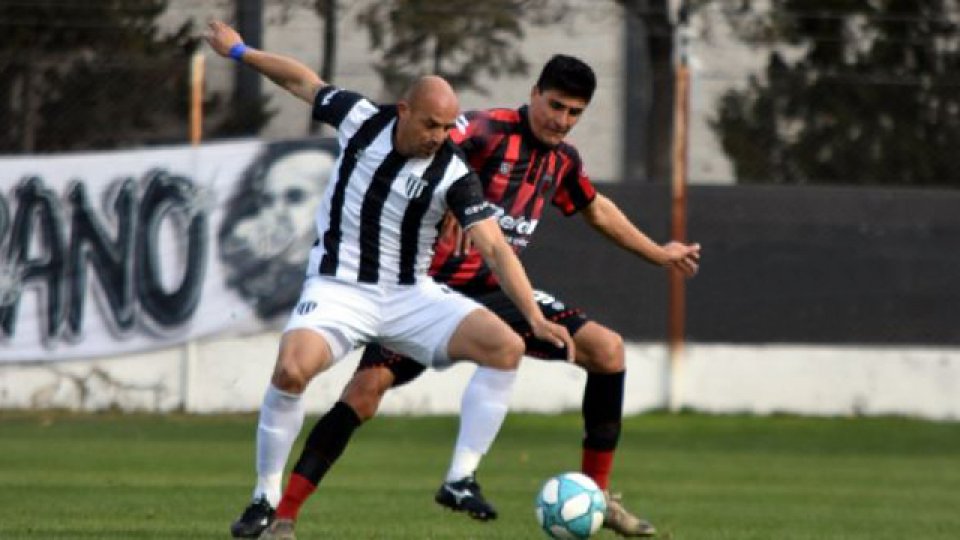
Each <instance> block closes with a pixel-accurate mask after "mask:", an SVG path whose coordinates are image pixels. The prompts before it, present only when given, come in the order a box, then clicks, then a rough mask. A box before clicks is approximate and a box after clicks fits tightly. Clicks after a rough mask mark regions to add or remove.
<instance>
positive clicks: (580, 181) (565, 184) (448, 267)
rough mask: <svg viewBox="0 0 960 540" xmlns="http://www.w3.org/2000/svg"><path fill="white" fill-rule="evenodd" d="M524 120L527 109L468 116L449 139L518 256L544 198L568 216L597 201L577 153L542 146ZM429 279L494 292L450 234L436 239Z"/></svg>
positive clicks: (476, 260) (486, 272) (482, 267)
mask: <svg viewBox="0 0 960 540" xmlns="http://www.w3.org/2000/svg"><path fill="white" fill-rule="evenodd" d="M527 114H528V113H527V107H526V106H524V107H521V108H519V109H489V110H485V111H474V112H469V113H467V114H465V115H464V116H463V117H461V118H460V120H458V126H457V129H454V130H452V131H451V135H450V137H451V138H452V139H453V141H454V142H455V143H457V144H458V145H459V146H460V149H461V150H463V152H464V153H465V154H466V157H467V162H468V163H469V164H470V166H471V167H472V168H473V170H474V171H476V172H477V174H478V175H479V177H480V181H481V183H482V184H483V190H484V198H485V199H486V200H487V202H488V203H490V204H491V205H493V207H494V210H495V211H496V219H497V220H498V221H499V223H500V229H501V230H502V231H503V235H504V236H505V237H506V239H507V241H508V242H509V243H510V245H512V246H513V248H514V250H516V251H517V252H518V253H519V252H520V251H521V250H522V249H523V248H525V247H527V245H528V244H529V242H530V236H531V235H532V234H533V231H534V230H535V229H536V228H537V224H538V223H539V221H540V216H541V214H542V212H543V206H544V202H545V201H546V199H547V198H549V199H550V202H551V203H552V204H553V205H554V206H556V207H557V208H558V209H559V210H560V211H561V212H563V214H564V215H567V216H569V215H573V214H574V213H576V212H578V211H580V210H582V209H583V208H585V207H586V206H588V205H589V204H590V203H591V202H592V201H593V199H594V197H595V196H596V189H595V188H594V187H593V184H592V183H591V182H590V178H589V177H588V176H587V174H586V173H585V172H584V169H583V163H582V161H581V160H580V154H579V153H578V152H577V150H576V148H574V147H573V146H572V145H570V144H567V143H565V142H562V143H560V144H559V145H557V146H552V147H551V146H547V145H545V144H543V143H542V142H540V140H539V139H537V138H536V137H535V136H534V135H533V132H532V131H531V129H530V124H529V120H528V118H527ZM429 273H430V274H432V275H433V277H434V279H435V280H437V281H439V282H441V283H446V284H448V285H450V286H452V287H455V288H457V289H459V290H462V291H464V292H467V293H474V292H482V291H486V290H490V289H493V288H496V287H498V284H497V281H496V277H495V276H494V275H493V274H492V273H491V271H490V269H489V268H488V267H487V266H486V264H485V263H484V261H483V258H482V257H481V256H480V253H479V252H478V251H477V250H475V249H472V250H469V251H467V252H462V251H461V249H460V235H459V234H456V231H455V230H450V229H449V228H448V230H447V231H446V234H441V236H440V237H439V238H438V239H437V243H436V245H435V254H434V257H433V261H432V263H431V265H430V270H429Z"/></svg>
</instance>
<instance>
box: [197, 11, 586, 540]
mask: <svg viewBox="0 0 960 540" xmlns="http://www.w3.org/2000/svg"><path fill="white" fill-rule="evenodd" d="M206 38H207V41H208V42H209V43H210V45H211V47H212V48H213V49H214V50H215V51H216V52H217V53H218V54H220V55H221V56H224V57H232V58H234V59H236V60H238V61H240V62H243V63H244V64H246V65H249V66H250V67H252V68H254V69H255V70H257V71H258V72H260V73H261V74H263V75H265V76H266V77H268V78H270V79H271V80H272V81H274V82H275V83H277V84H278V85H279V86H281V87H283V88H285V89H287V90H288V91H289V92H290V93H292V94H293V95H294V96H296V97H298V98H300V99H302V100H303V101H305V102H307V103H309V104H311V105H312V106H313V116H314V118H316V119H317V120H319V121H322V122H325V123H328V124H330V125H331V126H333V127H335V128H336V129H337V139H338V141H339V143H340V147H341V153H340V155H339V157H338V158H337V161H336V164H335V166H334V170H333V172H332V176H331V179H330V183H329V185H328V188H327V191H326V193H325V195H324V200H323V202H322V203H321V205H320V207H319V209H318V210H317V213H316V224H317V234H318V237H319V238H318V240H317V242H316V244H315V245H314V247H313V249H312V250H311V253H310V258H309V262H308V267H307V275H306V281H305V282H304V285H303V290H302V292H301V295H300V299H299V302H298V304H297V305H296V307H295V308H294V309H293V312H292V313H291V315H290V319H289V321H288V323H287V326H286V328H285V330H284V333H283V337H282V339H281V342H280V351H279V354H278V358H277V362H276V366H275V368H274V373H273V376H272V378H271V380H270V385H269V387H268V389H267V392H266V395H265V396H264V400H263V405H262V407H261V410H260V419H259V423H258V428H257V469H258V475H259V479H258V486H257V489H256V492H255V495H256V494H259V495H260V496H262V497H264V498H265V499H266V502H267V504H269V505H273V504H277V499H278V498H279V487H280V477H281V475H282V473H283V465H284V463H285V462H286V459H287V455H288V454H289V452H290V448H291V446H292V444H293V441H294V439H295V438H296V436H297V434H298V432H299V431H300V427H301V425H302V423H303V417H304V413H303V408H302V405H301V395H302V393H303V391H304V390H305V388H306V386H307V384H308V383H309V382H310V380H311V379H312V378H313V377H314V376H316V375H317V374H319V373H321V372H323V371H325V370H326V369H328V368H329V367H331V366H332V365H333V364H335V363H336V362H337V361H338V360H340V359H341V358H342V357H343V356H345V355H346V354H347V353H348V352H350V351H351V350H352V349H353V348H355V347H357V346H359V345H361V344H365V343H370V342H374V341H376V342H379V343H382V344H383V345H386V346H389V347H391V348H392V349H394V350H397V351H401V352H402V353H403V354H406V355H408V356H409V357H411V358H416V359H417V361H420V362H423V364H424V366H428V367H444V366H447V365H449V364H450V363H451V362H452V361H454V360H458V359H470V360H472V361H474V362H476V363H477V364H478V365H482V366H486V367H489V368H491V369H493V370H495V371H498V372H499V371H511V370H515V369H516V367H517V364H518V363H519V361H520V356H521V354H522V353H523V343H522V341H521V340H520V338H519V337H518V336H517V335H516V333H515V332H513V330H512V329H511V328H510V327H509V326H508V325H507V324H506V323H504V322H503V321H502V320H501V319H500V318H498V317H497V316H496V315H494V314H493V313H492V312H491V311H490V310H488V309H486V308H484V307H483V306H481V305H480V304H479V303H477V302H475V301H474V300H471V299H469V298H467V297H466V296H463V295H462V294H459V293H456V292H454V291H452V290H451V289H449V288H447V287H444V286H442V285H440V284H438V283H437V282H435V281H434V280H432V279H430V278H429V276H427V273H426V271H427V268H428V266H429V263H430V260H431V256H432V253H433V249H432V248H433V245H434V244H435V240H436V237H437V234H438V233H437V231H438V229H439V226H440V224H441V220H442V219H443V217H444V216H445V215H448V213H449V214H452V215H453V216H455V218H456V221H457V222H458V224H459V226H460V227H462V228H463V229H464V230H465V231H466V234H467V236H468V237H469V238H470V240H471V241H472V242H475V243H476V245H477V246H478V249H479V250H480V251H481V252H482V253H483V256H484V259H485V260H486V261H487V263H488V264H490V265H491V266H492V267H493V268H495V269H496V270H495V272H496V275H497V276H498V278H499V279H500V280H501V282H502V283H503V284H504V289H505V290H507V291H508V294H509V295H510V297H511V299H512V300H513V301H514V302H515V303H516V305H517V306H519V309H520V310H521V311H522V312H523V313H524V314H525V316H526V317H527V318H528V323H529V324H530V325H531V326H532V327H533V328H534V333H535V334H536V335H537V336H538V337H540V338H542V339H545V340H547V341H549V342H551V343H553V344H554V345H555V346H556V347H559V348H563V349H565V350H567V351H569V355H570V356H571V359H572V357H573V355H574V354H575V349H574V344H573V341H572V340H571V338H570V335H569V334H568V332H567V330H566V328H564V327H563V326H561V325H559V324H556V323H554V322H550V321H548V320H547V319H546V318H545V317H544V315H543V314H542V312H541V311H540V309H539V308H538V307H537V304H536V301H535V300H534V296H533V295H534V292H533V289H532V288H531V286H530V282H529V280H528V279H527V277H526V274H525V273H524V271H523V267H522V266H521V265H520V262H519V260H518V259H517V256H516V254H515V253H514V251H513V249H512V248H511V247H510V245H509V244H508V243H507V242H506V241H505V239H504V237H503V234H502V233H501V231H500V227H499V226H498V224H497V222H496V220H495V219H493V217H494V212H493V210H492V209H491V207H490V205H489V204H488V203H486V201H484V199H483V194H482V188H481V186H480V182H479V180H478V179H477V177H476V175H475V174H474V173H473V171H471V170H470V168H469V167H468V166H467V165H466V163H465V162H464V161H463V156H462V154H461V153H460V152H459V151H458V150H457V149H456V148H455V147H454V146H453V144H452V143H451V142H450V141H449V139H448V134H449V131H450V130H451V129H452V128H453V127H454V124H455V121H456V118H457V116H458V114H459V104H458V101H457V97H456V94H455V93H454V92H453V89H452V88H450V86H449V84H448V83H447V82H446V81H444V80H443V79H442V78H439V77H424V78H422V79H420V80H419V81H417V82H416V83H415V84H414V85H413V86H412V87H411V88H410V89H409V90H408V92H407V93H406V95H405V96H404V98H403V99H402V100H401V101H399V102H398V103H397V104H396V105H376V104H374V103H373V102H371V101H370V100H368V99H366V98H364V97H363V96H361V95H360V94H357V93H355V92H351V91H348V90H344V89H340V88H336V87H334V86H331V85H327V84H326V83H324V82H323V81H322V80H320V78H319V77H318V76H317V74H316V73H314V72H313V71H312V70H310V69H309V68H307V67H306V66H304V65H303V64H301V63H300V62H297V61H296V60H293V59H291V58H287V57H284V56H280V55H276V54H271V53H267V52H264V51H259V50H256V49H252V48H248V47H246V45H244V44H243V41H242V39H241V38H240V36H239V34H237V32H236V31H234V30H233V29H232V28H230V27H229V26H227V25H226V24H224V23H222V22H219V21H215V22H212V23H210V28H209V31H208V33H207V36H206ZM355 418H356V415H355V413H353V411H351V410H349V408H348V407H347V406H346V405H340V406H338V407H335V408H334V410H333V411H331V413H328V414H327V416H326V417H324V421H322V422H320V424H318V426H316V427H315V428H314V430H313V431H312V432H311V435H310V436H309V437H308V439H307V443H306V447H305V448H304V453H303V455H302V456H301V459H300V461H299V462H298V463H297V466H296V467H295V469H294V472H293V474H292V475H291V478H290V481H289V483H288V485H287V489H286V491H285V492H284V497H283V499H282V501H281V502H280V504H279V506H278V507H277V510H276V515H275V516H273V515H270V513H267V514H266V515H264V516H262V517H261V518H260V523H259V524H260V525H262V524H265V523H266V522H267V521H270V520H271V519H273V523H271V524H270V525H269V527H268V528H267V529H266V530H263V532H262V534H261V538H268V539H292V538H294V533H293V528H294V521H295V518H296V515H297V512H298V510H299V507H300V505H301V504H302V503H303V501H304V500H305V499H306V498H307V497H308V496H309V494H310V493H311V492H312V491H313V490H314V489H315V488H316V483H317V481H318V478H319V476H321V475H322V474H323V472H325V470H326V469H325V466H326V465H327V464H328V460H329V456H330V455H339V453H340V452H341V451H342V449H343V447H344V446H345V444H346V440H347V439H346V438H341V439H337V438H330V437H327V436H326V434H327V432H328V431H329V430H328V429H327V428H328V427H329V426H331V425H332V426H333V427H334V428H337V427H338V426H348V425H351V424H352V423H353V422H354V421H355ZM334 431H336V429H334ZM318 434H319V435H323V436H322V437H320V436H319V435H318ZM271 496H272V497H273V500H270V499H269V497H271ZM245 514H246V512H245ZM274 517H275V519H274ZM240 521H243V520H240ZM241 525H245V524H243V523H241ZM242 528H243V527H240V529H242ZM259 528H260V529H262V527H259ZM231 532H232V533H233V534H234V535H235V536H245V535H249V534H250V532H251V531H248V530H239V529H238V527H237V525H236V524H234V526H233V527H231ZM256 532H257V533H260V530H257V531H256Z"/></svg>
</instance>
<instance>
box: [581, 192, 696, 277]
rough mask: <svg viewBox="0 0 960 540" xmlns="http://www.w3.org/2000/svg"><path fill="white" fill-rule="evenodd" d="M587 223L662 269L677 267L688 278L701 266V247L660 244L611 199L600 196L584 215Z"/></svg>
mask: <svg viewBox="0 0 960 540" xmlns="http://www.w3.org/2000/svg"><path fill="white" fill-rule="evenodd" d="M581 213H582V214H583V218H584V219H585V220H587V223H589V224H590V226H591V227H593V228H594V229H596V230H597V231H598V232H600V233H601V234H603V235H604V236H606V237H607V238H609V239H610V240H611V241H612V242H613V243H615V244H617V245H618V246H620V247H622V248H624V249H626V250H627V251H630V252H632V253H635V254H636V255H639V256H641V257H643V258H644V259H646V260H647V261H649V262H650V263H653V264H656V265H658V266H671V265H672V266H675V267H677V268H678V269H679V270H680V271H681V272H683V274H684V275H685V276H687V277H692V276H693V275H695V274H696V273H697V270H698V269H699V266H700V244H683V243H680V242H668V243H666V244H664V245H662V246H661V245H660V244H657V243H656V242H654V241H653V240H651V239H650V237H648V236H647V235H646V234H644V233H643V232H642V231H641V230H640V229H638V228H637V227H636V225H634V224H633V223H631V222H630V220H629V219H627V216H625V215H623V212H622V211H621V210H620V208H619V207H618V206H617V205H616V204H615V203H614V202H613V201H611V200H610V199H608V198H606V197H604V196H603V195H600V194H599V193H598V194H597V196H596V198H595V199H594V200H593V202H591V203H590V205H589V206H587V207H586V208H584V209H583V211H582V212H581Z"/></svg>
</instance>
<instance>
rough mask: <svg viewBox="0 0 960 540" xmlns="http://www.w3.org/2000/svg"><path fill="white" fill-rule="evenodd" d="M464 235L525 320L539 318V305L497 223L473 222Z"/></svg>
mask: <svg viewBox="0 0 960 540" xmlns="http://www.w3.org/2000/svg"><path fill="white" fill-rule="evenodd" d="M467 237H468V238H469V240H470V241H471V242H472V244H473V246H474V247H475V248H477V249H478V250H479V251H480V255H481V256H482V257H483V260H484V261H485V262H486V263H487V266H489V267H490V270H491V271H492V272H493V273H494V275H496V276H497V279H499V280H500V286H501V287H503V291H504V292H505V293H507V296H509V297H510V300H512V301H513V303H514V305H516V306H517V309H519V310H520V312H521V313H523V316H524V317H525V318H526V319H527V321H533V320H536V319H537V318H543V314H542V313H541V312H540V308H538V307H537V303H536V301H534V299H533V286H532V285H531V284H530V279H529V278H528V277H527V273H526V271H524V269H523V266H522V265H521V264H520V259H518V258H517V254H516V253H515V252H514V251H513V248H511V247H510V245H509V244H507V242H506V240H504V238H503V233H502V232H501V231H500V226H499V225H498V224H497V222H496V221H494V220H492V219H490V220H486V221H484V222H481V223H477V224H476V225H474V226H473V227H470V228H469V229H467ZM531 326H532V325H531Z"/></svg>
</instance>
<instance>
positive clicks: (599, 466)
mask: <svg viewBox="0 0 960 540" xmlns="http://www.w3.org/2000/svg"><path fill="white" fill-rule="evenodd" d="M612 469H613V451H612V450H591V449H589V448H584V449H583V459H582V460H581V461H580V470H581V471H583V474H585V475H587V476H589V477H590V478H592V479H593V481H594V482H596V483H597V485H598V486H600V489H607V488H608V487H609V486H610V471H611V470H612Z"/></svg>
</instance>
